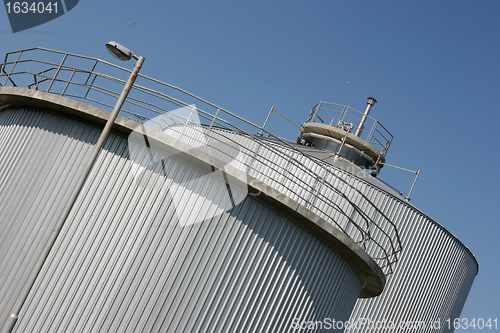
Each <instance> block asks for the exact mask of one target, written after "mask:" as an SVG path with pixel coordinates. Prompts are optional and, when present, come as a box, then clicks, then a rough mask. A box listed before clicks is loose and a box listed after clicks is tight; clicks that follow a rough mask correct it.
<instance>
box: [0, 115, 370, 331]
mask: <svg viewBox="0 0 500 333" xmlns="http://www.w3.org/2000/svg"><path fill="white" fill-rule="evenodd" d="M54 128H55V129H59V130H55V129H54ZM68 128H70V129H71V131H69V132H68V131H67V129H68ZM97 133H98V131H96V129H95V128H94V127H92V126H89V125H87V124H83V123H81V122H78V121H73V120H68V119H65V118H62V117H58V116H53V115H50V114H43V115H41V113H40V112H38V111H30V110H2V112H0V142H1V145H0V149H1V152H0V163H2V164H1V168H0V170H1V172H2V173H1V174H0V175H1V177H0V179H1V181H2V183H1V186H2V187H1V189H2V190H1V193H0V195H2V200H1V201H0V203H1V204H2V205H3V206H2V210H1V211H0V212H1V213H3V214H6V215H5V217H2V219H1V223H2V234H1V235H2V237H4V239H5V240H11V239H15V241H12V242H9V241H7V242H2V243H1V244H0V246H1V249H2V251H3V252H2V254H3V253H5V254H6V255H3V256H2V257H1V260H2V262H1V263H0V264H1V265H2V266H1V267H2V281H1V282H2V287H3V286H6V287H5V290H4V289H2V295H8V297H5V298H3V299H2V303H1V304H2V309H1V310H2V313H3V314H5V315H4V317H3V318H5V316H6V315H7V313H8V311H9V310H10V307H11V306H12V303H13V302H14V301H15V297H16V295H17V294H18V289H19V288H21V287H22V285H23V283H24V280H25V279H26V274H28V272H29V270H30V267H31V266H32V265H33V263H32V262H31V261H30V260H34V259H35V257H38V253H39V251H40V246H41V244H43V243H44V239H45V238H46V235H47V234H48V233H49V232H50V231H51V226H52V223H54V221H55V220H56V219H57V217H58V215H59V213H60V211H61V210H62V206H61V204H64V202H65V200H64V199H65V196H67V193H68V192H69V191H70V189H71V188H72V185H73V182H74V181H75V175H78V174H79V170H78V169H79V168H80V165H81V161H82V160H85V158H84V157H85V156H86V155H87V154H88V153H89V148H90V147H89V146H90V145H89V144H88V141H90V142H93V141H94V139H95V138H96V135H97ZM28 138H29V139H28ZM16 142H22V143H25V146H23V147H22V148H18V147H17V146H16ZM138 148H139V149H140V147H138ZM34 152H36V153H37V154H35V155H36V156H33V153H34ZM150 152H151V151H144V152H142V153H141V154H138V155H137V156H138V157H137V158H138V160H137V159H136V160H134V161H131V160H130V159H129V147H128V142H127V138H124V137H121V136H119V135H114V134H113V135H111V136H110V137H109V138H108V140H107V142H106V144H105V147H104V149H103V151H102V152H101V153H100V155H99V158H98V160H97V162H96V164H95V166H94V168H93V170H92V172H91V174H90V176H89V178H88V179H87V181H86V183H85V186H84V188H83V190H82V192H81V194H80V196H79V197H78V200H77V202H76V204H75V206H74V207H73V209H72V211H71V214H70V216H69V218H68V221H67V223H66V225H65V227H64V228H63V231H62V233H61V235H60V237H59V238H58V240H57V242H56V244H55V246H54V248H53V251H52V252H51V255H50V256H49V258H48V259H47V261H46V263H45V265H44V268H43V270H42V272H41V275H40V276H39V278H38V280H37V282H36V284H35V286H34V288H33V290H32V291H31V293H30V296H29V298H28V300H27V302H26V304H25V306H24V307H23V310H22V311H21V313H20V319H19V321H18V323H17V325H16V327H15V329H14V332H90V331H92V332H94V331H95V332H288V331H293V330H292V321H293V320H294V318H297V319H298V320H323V319H325V318H335V319H336V320H347V319H348V317H349V315H350V313H351V311H352V308H353V306H354V303H355V301H356V299H357V296H358V295H359V293H360V290H361V288H362V281H361V279H360V277H359V276H358V275H357V273H356V272H355V270H354V268H353V267H352V266H350V265H349V264H348V263H347V262H346V261H345V260H344V259H342V258H341V257H340V256H339V255H338V254H337V253H336V252H335V251H334V250H332V249H331V248H330V247H328V246H327V245H326V244H325V243H323V242H322V241H320V240H319V239H317V238H316V237H314V236H313V235H312V234H311V233H309V232H308V231H306V230H305V229H303V228H301V227H300V226H299V224H297V223H296V222H294V220H293V219H292V218H290V217H288V216H285V215H282V214H281V213H280V212H279V211H278V210H276V209H275V208H273V207H271V206H270V205H269V204H268V203H265V202H262V201H260V200H259V199H258V198H254V197H252V196H247V197H246V199H245V200H244V201H242V202H241V203H240V204H238V205H237V206H236V207H234V208H233V209H231V210H229V211H225V212H222V213H221V214H216V215H215V216H214V213H213V211H210V210H206V211H198V213H199V214H206V218H201V219H200V220H201V221H203V222H200V223H195V224H187V225H186V224H183V223H181V221H180V219H179V218H178V216H184V215H185V214H188V215H189V213H191V212H192V209H191V207H192V206H191V205H197V206H198V205H201V206H203V205H204V203H203V201H205V200H211V199H210V198H209V197H207V196H204V195H203V193H208V192H211V193H213V192H218V191H222V190H224V189H225V184H223V183H222V182H220V179H218V178H216V177H211V178H210V177H203V171H202V170H201V171H200V169H199V168H197V167H194V166H193V165H189V164H186V163H185V162H182V161H180V160H176V159H175V158H167V156H162V155H161V154H160V153H159V152H153V153H154V154H155V156H154V157H153V158H152V157H151V155H150ZM4 156H5V157H4ZM141 156H142V157H141ZM141 158H142V159H144V161H145V162H144V163H142V161H141ZM147 159H149V161H150V160H155V161H162V163H156V165H152V166H149V167H148V168H146V170H145V171H144V172H143V173H142V175H141V178H140V179H139V178H138V177H137V174H136V173H134V172H132V170H133V169H134V167H136V166H137V164H139V165H147V162H146V160H147ZM33 174H36V175H37V177H33ZM40 179H41V180H40ZM189 179H191V180H193V179H195V180H199V182H194V183H193V184H194V185H192V186H191V185H190V186H183V185H182V184H186V180H189ZM16 181H17V182H16ZM37 181H39V183H36V182H37ZM30 182H31V183H30ZM34 182H35V183H36V184H35V183H34ZM19 184H22V185H23V186H19ZM35 185H36V186H35ZM207 187H209V188H210V189H211V190H210V191H207ZM21 188H22V189H30V190H24V191H23V192H22V193H23V194H22V195H21V194H19V193H18V192H19V189H21ZM174 198H181V199H180V200H174ZM4 199H5V200H9V204H7V203H6V201H4ZM194 200H196V202H195V201H194ZM14 205H15V207H16V209H12V208H11V207H14ZM209 206H210V205H207V207H209ZM203 207H204V206H203ZM23 209H24V210H26V212H24V213H22V214H21V213H20V211H23ZM16 212H18V213H16ZM7 214H8V215H7ZM14 214H19V216H17V215H15V216H14ZM21 215H22V216H21ZM23 216H26V217H23ZM16 237H17V238H16ZM30 237H31V238H30ZM32 238H34V240H32ZM35 240H36V243H37V244H38V245H37V246H31V247H33V249H31V247H30V246H27V245H31V244H34V243H35ZM6 244H8V245H6ZM27 248H30V250H29V252H28V250H27ZM20 258H26V259H29V260H20ZM31 258H33V259H31ZM13 267H14V268H15V269H13Z"/></svg>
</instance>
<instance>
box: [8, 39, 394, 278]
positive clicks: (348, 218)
mask: <svg viewBox="0 0 500 333" xmlns="http://www.w3.org/2000/svg"><path fill="white" fill-rule="evenodd" d="M130 72H131V71H130V70H128V69H125V68H123V67H120V66H116V65H114V64H111V63H109V62H106V61H103V60H100V59H96V58H90V57H85V56H81V55H76V54H71V53H66V52H60V51H54V50H49V49H45V48H38V47H37V48H30V49H25V50H20V51H14V52H9V53H7V54H6V56H5V61H4V63H3V64H1V65H0V85H2V86H14V87H24V88H29V89H36V90H41V91H45V92H48V93H52V94H56V95H59V96H65V97H68V98H72V99H76V100H83V101H85V103H87V104H89V105H94V106H97V107H101V108H104V109H112V108H113V106H114V104H115V102H116V99H117V98H118V96H119V95H120V92H121V90H122V87H123V85H124V83H125V82H126V80H127V78H128V76H129V75H130ZM176 110H181V112H175V111H176ZM120 114H121V115H122V116H124V117H128V118H132V119H134V120H136V121H138V122H141V123H144V124H146V125H150V126H153V127H156V128H158V129H159V130H162V131H165V130H167V129H168V130H169V131H170V132H171V131H177V134H178V135H177V139H179V140H183V141H186V142H191V141H193V140H199V138H200V135H202V136H203V137H204V139H203V141H205V143H206V142H213V143H216V144H212V145H210V144H209V145H208V146H207V148H209V149H210V150H211V152H212V153H213V152H215V154H217V155H219V158H221V159H222V160H231V159H238V161H236V162H237V163H236V164H237V165H239V167H240V169H242V170H244V171H245V172H247V173H248V174H250V175H252V176H254V177H255V178H257V179H259V180H261V181H262V182H264V183H266V184H268V185H270V186H271V187H273V188H275V189H276V190H278V191H280V192H282V193H283V194H285V195H287V196H288V197H290V198H292V199H294V200H296V201H297V207H296V209H298V207H299V205H303V206H305V207H306V208H308V209H310V210H311V211H313V212H314V213H316V214H317V215H319V216H320V217H322V218H324V219H325V220H326V221H328V222H329V223H331V224H333V225H335V226H336V227H337V228H338V229H340V230H342V231H343V232H345V233H346V234H347V235H349V236H350V237H351V238H352V239H353V240H354V241H355V242H356V243H358V244H359V245H360V246H361V247H362V248H363V249H365V250H366V251H367V253H368V254H369V255H370V256H371V257H372V258H373V259H374V260H375V261H376V262H377V264H378V265H379V266H380V267H381V268H382V270H383V271H384V273H385V274H390V273H392V271H393V265H394V263H395V262H396V261H397V256H398V253H399V252H400V251H401V242H400V240H399V236H398V231H397V229H396V227H395V225H394V223H392V221H391V220H390V219H389V218H387V216H386V215H385V214H384V213H383V212H382V210H381V209H380V208H379V207H377V205H376V204H374V203H373V202H371V201H370V200H369V198H368V197H367V196H366V195H365V194H363V193H362V191H360V190H359V189H357V188H356V187H355V186H353V185H351V184H350V183H349V182H348V181H346V180H345V179H343V178H342V177H339V176H336V175H335V174H334V173H333V172H332V171H331V170H330V169H329V168H326V167H325V166H324V165H323V164H321V163H320V162H318V161H316V160H315V159H313V158H311V157H309V156H307V155H305V154H304V153H302V152H301V151H300V150H298V149H296V148H295V147H294V145H293V144H290V143H287V142H285V141H283V140H281V139H280V138H278V137H276V136H274V135H273V134H272V133H271V132H269V131H267V130H265V129H264V128H262V127H259V126H257V125H255V124H253V123H252V122H250V121H248V120H246V119H244V118H242V117H240V116H238V115H236V114H234V113H232V112H230V111H228V110H225V109H224V108H221V107H219V106H217V105H215V104H213V103H210V102H208V101H206V100H204V99H202V98H200V97H197V96H195V95H193V94H191V93H189V92H187V91H185V90H183V89H180V88H178V87H175V86H173V85H170V84H168V83H165V82H161V81H159V80H156V79H153V78H151V77H147V76H145V75H140V74H139V76H138V77H137V80H136V82H135V84H134V86H133V89H132V90H131V91H130V94H129V97H128V98H127V100H126V102H125V104H124V106H123V108H122V110H121V112H120ZM193 115H196V117H193ZM194 118H196V120H195V119H194ZM179 125H181V126H179ZM257 132H260V133H261V134H262V132H265V133H267V137H266V138H263V137H262V136H257V135H254V134H253V133H257ZM207 138H209V140H206V139H207ZM221 143H222V145H221ZM224 145H230V146H232V147H236V150H237V151H238V152H239V154H236V155H235V154H228V152H227V151H228V149H224ZM229 151H231V149H229ZM240 153H241V154H240Z"/></svg>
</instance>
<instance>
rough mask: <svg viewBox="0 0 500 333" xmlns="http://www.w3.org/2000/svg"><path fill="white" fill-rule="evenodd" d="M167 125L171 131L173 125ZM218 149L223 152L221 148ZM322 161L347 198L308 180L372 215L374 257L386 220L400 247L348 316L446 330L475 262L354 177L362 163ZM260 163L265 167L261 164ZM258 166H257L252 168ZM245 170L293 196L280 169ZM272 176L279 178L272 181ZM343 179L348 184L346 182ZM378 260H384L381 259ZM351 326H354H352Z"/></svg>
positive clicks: (433, 226) (416, 214)
mask: <svg viewBox="0 0 500 333" xmlns="http://www.w3.org/2000/svg"><path fill="white" fill-rule="evenodd" d="M170 131H171V132H172V133H173V132H174V130H173V129H172V130H170ZM197 136H199V134H196V132H195V130H194V129H191V131H189V130H184V131H183V136H182V137H181V136H179V138H180V139H182V140H189V139H190V138H192V137H197ZM235 140H239V141H241V142H244V141H245V140H246V142H244V143H243V144H242V145H243V146H248V147H249V150H251V149H252V148H253V147H252V146H251V145H252V144H254V143H253V142H252V140H249V139H248V138H245V137H244V136H241V137H240V138H238V139H235ZM254 145H255V144H254ZM255 149H256V150H257V148H255ZM272 149H275V150H279V151H281V152H286V153H287V154H288V155H289V156H290V157H292V158H294V159H296V160H297V161H298V162H300V163H303V164H305V165H309V167H310V168H311V170H313V171H315V172H317V173H319V172H321V171H320V170H319V168H318V166H317V165H316V164H312V163H310V162H309V161H308V160H307V158H306V157H305V156H303V155H300V154H298V153H297V152H295V151H293V150H291V149H288V148H286V147H283V146H282V145H279V144H273V143H270V142H269V143H268V147H267V149H261V150H260V151H259V153H262V154H266V157H267V158H268V159H272V158H273V156H272ZM219 155H221V156H220V157H221V158H223V154H219ZM242 160H245V163H249V162H248V161H251V162H252V163H253V166H255V165H256V164H259V163H260V164H264V163H263V162H262V161H254V160H251V155H249V154H248V156H247V157H246V159H242ZM284 162H286V161H284ZM308 163H309V164H308ZM235 166H236V164H235ZM323 167H326V168H327V169H328V170H329V173H328V174H326V175H325V182H326V183H329V184H331V185H333V186H334V187H336V188H338V189H339V190H340V191H341V192H342V193H343V194H345V195H346V197H347V198H348V199H349V202H347V201H345V200H342V198H340V197H338V195H336V194H335V193H332V191H331V190H329V189H328V188H325V187H323V186H322V184H318V186H313V187H315V188H317V193H320V194H321V195H323V196H325V197H329V198H331V199H333V200H334V201H335V202H337V203H338V204H339V205H340V208H341V209H342V211H344V212H346V213H347V214H348V215H350V217H351V218H352V219H353V220H355V221H357V222H358V223H359V224H360V225H363V220H362V219H361V217H360V216H359V215H357V212H356V211H355V210H354V209H353V207H354V206H356V207H359V208H360V209H361V210H362V211H363V212H364V213H365V214H367V215H368V216H372V218H373V220H374V221H375V222H376V223H377V224H378V225H379V227H380V228H371V226H367V229H368V230H370V232H371V236H372V237H373V238H374V239H376V240H380V241H381V245H382V246H376V244H373V243H371V244H369V246H368V247H367V248H366V251H367V253H369V254H370V255H371V256H372V257H373V258H374V259H376V258H378V257H383V256H384V255H385V253H383V252H382V250H383V249H384V248H389V247H390V246H388V245H387V244H385V243H383V242H384V241H385V242H387V241H389V240H390V239H391V237H384V235H382V234H381V232H382V230H392V229H391V226H390V225H388V224H389V221H390V222H392V223H394V225H395V226H396V229H397V231H398V234H399V238H400V240H401V243H402V248H403V250H402V252H400V253H398V254H397V255H398V262H397V263H396V264H395V266H394V271H395V273H394V274H392V275H389V276H388V283H387V285H386V287H385V289H384V292H383V293H382V295H380V296H378V297H375V298H371V299H360V300H358V302H357V304H356V307H355V309H354V311H353V314H352V316H351V321H353V322H356V321H358V322H359V320H360V319H361V318H369V319H370V320H372V321H374V322H382V321H383V320H389V321H393V322H394V323H396V324H398V323H407V322H424V323H425V325H426V328H425V330H424V329H422V330H421V331H419V332H431V331H432V332H439V330H438V329H435V328H434V327H431V324H435V323H437V322H440V323H441V325H440V326H441V331H445V329H446V328H447V325H445V320H447V319H450V320H451V321H453V319H454V318H457V317H459V315H460V313H461V311H462V308H463V306H464V304H465V300H466V298H467V295H468V293H469V290H470V288H471V286H472V283H473V281H474V278H475V276H476V274H477V262H476V261H475V259H474V257H473V256H472V254H471V253H470V251H468V249H467V248H466V247H465V246H464V245H463V244H462V243H461V242H460V241H459V240H458V239H457V238H456V237H454V236H453V235H452V234H451V233H449V232H448V231H447V230H446V229H445V228H443V227H442V226H441V225H439V224H438V223H436V222H435V221H434V220H432V219H431V218H429V217H428V216H427V215H425V214H424V213H422V212H421V211H419V210H418V209H416V208H415V207H413V206H412V205H410V204H409V203H407V202H405V201H403V200H402V199H401V198H399V197H396V196H394V195H392V194H389V193H388V192H386V191H383V190H381V189H380V188H377V187H376V186H374V185H373V184H371V183H369V182H367V181H365V180H363V179H362V178H360V177H357V176H356V173H357V172H364V171H362V170H361V169H359V168H356V167H352V168H350V169H349V170H341V169H339V168H337V167H334V166H332V165H330V164H328V163H323ZM286 168H287V169H289V173H290V175H291V177H300V176H301V172H300V169H298V168H297V165H290V166H287V167H286ZM260 169H262V170H265V167H264V165H263V166H262V167H261V168H260ZM260 169H259V168H257V170H260ZM248 172H249V174H251V175H253V176H254V177H256V178H258V179H260V180H261V181H263V182H265V183H267V184H268V185H270V186H273V187H275V188H276V189H278V190H280V191H282V192H283V193H287V195H289V196H290V197H292V198H296V197H297V195H296V194H295V193H296V192H297V191H290V190H288V189H287V188H286V186H287V184H286V179H283V175H281V180H280V175H277V174H275V175H272V174H270V173H268V172H266V173H265V174H259V173H258V172H257V171H256V170H252V169H250V168H249V169H248ZM276 180H279V181H277V182H276ZM307 181H314V180H311V179H309V180H307ZM345 182H347V183H348V184H349V185H350V186H347V185H346V184H345ZM314 195H315V193H310V194H309V196H310V197H311V198H312V200H310V202H308V203H306V206H307V207H308V208H309V209H310V210H312V211H313V212H315V213H316V214H318V215H319V216H321V217H323V218H325V219H326V220H327V221H331V220H335V221H343V222H342V224H343V227H345V229H346V231H347V233H348V234H349V235H350V236H351V237H353V239H355V240H356V235H358V234H357V233H356V230H355V229H354V230H352V231H350V230H349V228H353V227H352V226H349V225H347V223H348V222H347V221H346V220H345V218H343V216H342V214H341V213H340V212H339V211H338V210H334V209H332V207H325V204H324V202H323V201H321V200H317V199H316V198H315V197H314ZM370 228H371V229H370ZM378 262H379V263H383V261H378ZM436 327H437V326H436ZM372 330H373V328H369V327H368V326H365V329H364V330H363V329H361V330H359V332H371V331H372ZM350 331H352V332H354V331H356V332H358V330H355V329H354V330H350Z"/></svg>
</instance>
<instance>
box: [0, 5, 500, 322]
mask: <svg viewBox="0 0 500 333" xmlns="http://www.w3.org/2000/svg"><path fill="white" fill-rule="evenodd" d="M110 40H115V41H117V42H119V43H121V44H123V45H126V46H127V47H129V48H131V49H132V50H134V52H136V53H137V54H139V55H143V56H144V57H145V58H146V61H145V63H144V66H143V69H142V70H141V73H143V74H145V75H148V76H152V77H155V78H157V79H160V80H162V81H166V82H168V83H171V84H174V85H177V86H179V87H182V88H184V89H186V90H188V91H190V92H192V93H194V94H196V95H198V96H201V97H203V98H205V99H208V100H209V101H211V102H213V103H215V104H219V105H221V106H223V107H225V108H227V109H228V110H230V111H232V112H234V113H237V114H239V115H241V116H243V117H245V118H247V119H249V120H251V121H254V122H256V123H258V124H262V123H263V122H264V120H265V117H266V115H267V112H268V111H269V109H270V108H271V106H274V107H275V108H276V110H277V111H278V112H280V113H283V114H285V115H286V116H287V117H289V118H290V119H291V120H292V121H294V122H295V123H297V124H301V123H303V122H304V121H305V119H306V117H307V115H308V113H309V111H310V109H311V108H312V107H313V106H314V105H315V104H316V103H317V102H318V101H320V100H322V101H329V102H335V103H349V105H350V106H352V107H354V108H356V109H358V110H363V109H364V107H365V105H366V97H368V96H374V97H375V98H376V99H377V100H378V103H377V104H376V105H375V106H374V108H373V109H372V112H371V115H372V116H373V117H375V118H377V119H378V120H380V121H381V122H382V123H383V124H384V125H385V126H386V127H387V128H388V129H389V130H390V131H391V132H392V133H393V135H394V136H395V139H394V143H393V145H392V147H391V149H390V151H389V153H388V155H387V162H388V163H390V164H395V165H398V166H401V167H405V168H409V169H413V170H417V169H421V170H422V173H421V176H420V178H419V180H418V182H417V185H416V187H415V189H414V192H413V194H412V197H413V200H412V203H413V204H414V205H416V206H417V207H418V208H420V209H421V210H422V211H424V212H425V213H426V214H428V215H429V216H431V217H432V218H434V219H435V220H436V221H438V222H439V223H441V224H442V225H444V226H445V227H446V228H447V229H448V230H449V231H451V232H452V233H453V234H455V235H456V236H457V237H458V238H459V239H460V240H461V241H462V242H463V243H464V244H465V245H467V246H468V247H469V248H470V250H471V251H472V253H474V255H475V256H476V258H477V260H478V261H479V264H480V272H479V275H478V276H477V278H476V280H475V282H474V285H473V287H472V290H471V292H470V294H469V298H468V300H467V303H466V305H465V307H464V310H463V312H462V317H463V318H470V319H471V318H480V317H481V318H497V317H500V306H499V305H498V302H499V301H498V300H499V299H500V287H499V275H500V269H499V266H500V265H499V262H500V260H499V255H500V251H499V248H498V244H499V238H500V226H499V223H500V219H499V215H500V214H499V213H498V206H499V200H498V199H499V197H500V195H499V191H498V187H499V186H500V177H499V170H498V166H499V164H500V154H499V152H498V150H499V148H500V139H499V135H500V131H499V125H500V1H496V0H495V1H491V0H484V1H471V0H468V1H390V2H389V1H364V2H363V1H333V0H331V1H303V0H302V1H255V0H254V1H251V2H250V1H247V2H242V1H214V0H212V1H204V2H201V1H200V2H193V1H183V2H182V3H180V2H178V3H175V2H174V1H141V2H139V1H130V0H123V1H97V0H81V1H80V3H79V4H78V5H77V6H76V7H75V8H74V9H73V10H72V11H70V12H69V13H67V14H65V15H63V16H61V17H59V18H57V19H55V20H54V21H51V22H48V23H46V24H44V25H41V26H39V27H35V28H32V29H30V30H27V31H25V32H19V33H16V34H13V33H12V32H11V30H10V26H9V23H8V19H7V15H6V11H5V10H3V9H0V54H2V58H3V54H5V52H8V51H12V50H18V49H23V48H29V47H34V46H41V47H46V48H52V49H56V50H61V51H67V52H72V53H78V54H83V55H87V56H91V57H97V58H101V59H104V60H107V61H111V62H115V63H116V62H117V61H116V60H115V59H114V58H112V57H111V56H110V55H109V54H108V52H107V51H106V50H105V47H104V44H105V43H106V42H108V41H110ZM120 65H122V66H128V65H130V67H131V66H132V63H131V62H130V63H128V64H124V63H121V64H120ZM466 88H468V89H466ZM282 124H283V123H282V122H279V121H278V119H277V118H272V119H271V122H270V123H269V129H271V130H273V131H276V132H277V133H278V135H280V136H286V137H289V138H292V139H293V138H294V137H296V134H297V132H296V130H295V129H294V128H293V127H287V126H286V125H285V126H282ZM381 177H382V178H383V179H385V180H387V181H389V182H390V183H391V184H392V185H394V186H396V187H398V188H401V189H402V190H405V191H408V189H409V187H410V185H411V182H412V180H413V176H412V175H411V174H406V173H404V172H402V171H397V170H388V168H385V169H384V170H383V171H382V173H381Z"/></svg>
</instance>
